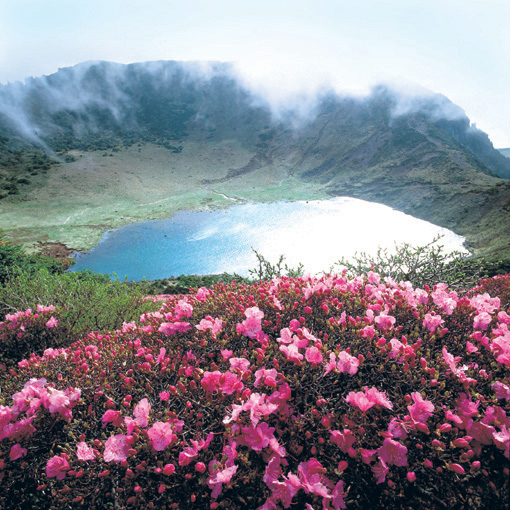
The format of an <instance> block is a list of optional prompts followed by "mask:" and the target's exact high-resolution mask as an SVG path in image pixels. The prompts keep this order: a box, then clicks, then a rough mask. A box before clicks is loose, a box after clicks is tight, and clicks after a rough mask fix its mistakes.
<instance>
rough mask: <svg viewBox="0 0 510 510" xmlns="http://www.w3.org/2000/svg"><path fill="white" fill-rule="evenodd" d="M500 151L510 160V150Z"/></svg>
mask: <svg viewBox="0 0 510 510" xmlns="http://www.w3.org/2000/svg"><path fill="white" fill-rule="evenodd" d="M498 151H499V152H500V153H501V154H503V156H505V157H506V158H510V148H508V149H498Z"/></svg>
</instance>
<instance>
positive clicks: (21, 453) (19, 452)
mask: <svg viewBox="0 0 510 510" xmlns="http://www.w3.org/2000/svg"><path fill="white" fill-rule="evenodd" d="M26 454H27V449H26V448H22V447H21V445H20V444H19V443H18V444H15V445H14V446H12V448H11V452H10V453H9V458H10V459H11V460H16V459H19V458H20V457H25V456H26Z"/></svg>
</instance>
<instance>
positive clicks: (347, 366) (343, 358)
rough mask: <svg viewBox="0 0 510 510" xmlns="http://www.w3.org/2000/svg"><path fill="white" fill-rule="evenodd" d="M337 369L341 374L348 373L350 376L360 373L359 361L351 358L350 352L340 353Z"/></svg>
mask: <svg viewBox="0 0 510 510" xmlns="http://www.w3.org/2000/svg"><path fill="white" fill-rule="evenodd" d="M336 367H337V368H338V370H339V371H340V372H347V373H348V374H350V375H354V374H355V373H356V372H357V371H358V367H359V360H358V358H355V357H354V356H351V355H350V354H349V353H348V352H345V351H340V353H339V354H338V363H337V366H336Z"/></svg>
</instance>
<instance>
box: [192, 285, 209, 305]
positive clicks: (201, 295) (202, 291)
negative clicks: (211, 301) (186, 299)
mask: <svg viewBox="0 0 510 510" xmlns="http://www.w3.org/2000/svg"><path fill="white" fill-rule="evenodd" d="M210 294H211V293H210V292H209V290H208V289H206V288H205V287H200V288H199V289H198V290H197V293H196V294H195V298H196V299H197V301H202V302H203V301H205V300H206V299H207V298H208V297H209V296H210Z"/></svg>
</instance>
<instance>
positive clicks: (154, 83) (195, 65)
mask: <svg viewBox="0 0 510 510" xmlns="http://www.w3.org/2000/svg"><path fill="white" fill-rule="evenodd" d="M220 82H223V83H227V84H228V86H229V87H230V88H231V90H232V91H235V92H234V96H235V98H228V99H229V100H230V99H232V100H235V101H238V102H239V104H241V103H242V104H243V105H245V106H249V107H250V108H253V109H254V110H258V111H259V112H260V111H262V112H265V113H267V114H268V115H269V116H270V119H271V122H273V123H274V124H277V123H282V122H283V123H284V124H286V125H288V127H290V128H292V129H294V130H299V129H301V128H303V126H306V125H307V124H308V123H311V122H313V121H314V120H315V119H316V117H317V115H318V112H319V111H320V107H321V105H322V104H323V102H324V100H325V99H326V98H329V99H331V98H334V99H335V100H336V101H346V100H349V101H355V102H357V103H363V102H368V101H371V100H373V99H374V98H377V97H381V96H383V95H384V96H385V99H386V101H387V102H388V108H389V111H390V115H391V118H393V119H395V118H399V117H402V116H406V115H410V114H413V113H422V114H424V115H425V116H427V117H428V118H429V119H430V120H431V121H432V122H438V121H441V120H444V121H459V120H460V121H462V126H463V129H464V130H466V131H467V130H469V131H470V132H471V133H473V132H474V133H476V132H478V130H476V128H475V127H474V126H471V123H470V122H469V119H468V118H467V116H466V114H465V112H464V110H463V109H462V108H461V107H460V106H457V105H455V104H453V103H452V102H451V101H450V100H448V99H447V98H446V97H445V96H442V95H440V94H436V93H434V92H431V91H429V90H426V89H424V88H422V87H420V86H418V85H412V84H411V85H410V84H406V83H400V84H397V83H394V82H393V83H382V84H378V85H373V86H367V87H366V88H365V89H358V90H355V91H353V90H343V89H342V87H341V86H340V85H339V83H338V81H335V79H333V77H332V76H328V75H327V74H321V73H318V74H317V75H316V76H315V77H314V78H313V79H309V78H308V79H304V75H303V74H302V73H301V74H300V73H295V74H293V75H289V73H288V72H287V73H285V70H283V72H281V73H276V72H275V73H272V74H271V75H270V77H269V79H268V74H267V73H264V72H259V73H253V72H251V73H250V72H248V71H247V70H246V68H243V67H241V66H239V65H236V64H231V63H222V62H200V61H198V62H175V61H157V62H144V63H136V64H128V65H126V64H116V63H111V62H103V61H91V62H84V63H81V64H78V65H75V66H73V67H67V68H63V69H59V70H58V72H56V73H54V74H51V75H49V76H42V77H38V78H27V79H26V80H25V81H24V82H23V83H21V82H16V83H10V84H7V85H3V86H0V132H4V133H6V132H7V133H9V132H10V133H16V134H17V135H18V136H20V137H21V138H23V139H25V140H27V141H29V142H31V143H35V144H38V145H40V146H42V147H43V148H45V149H47V150H48V149H49V150H51V147H52V139H55V138H56V137H64V136H66V135H69V133H66V130H67V131H68V132H69V131H71V134H72V136H74V137H77V138H80V137H81V136H84V135H85V134H86V133H91V132H92V133H97V134H98V135H101V132H102V130H104V129H105V128H107V129H109V130H114V131H115V130H120V129H126V128H130V129H132V130H136V129H140V128H141V127H142V126H140V123H141V122H142V121H143V122H146V121H147V120H148V119H146V118H144V119H142V117H143V116H140V115H138V116H137V115H134V114H133V111H134V110H135V109H136V108H137V107H139V105H138V104H136V100H137V98H138V99H139V100H140V98H141V100H142V101H148V99H147V94H152V95H153V96H155V95H157V94H159V93H160V92H162V91H164V92H165V94H166V96H162V97H166V98H169V100H171V97H170V96H171V94H172V93H174V94H175V98H174V101H181V102H183V103H184V104H185V103H186V102H189V104H191V102H192V101H193V98H192V97H191V95H192V93H193V91H197V90H199V91H200V94H201V97H202V100H200V101H196V100H195V104H194V105H193V107H194V108H195V109H196V111H195V113H194V116H193V118H192V120H195V121H203V122H205V123H207V120H206V119H207V118H208V116H210V112H209V111H208V110H210V109H211V108H212V106H211V105H210V104H208V97H209V94H210V92H209V91H208V90H209V89H210V90H212V88H211V87H212V84H216V85H217V84H218V83H220ZM208 88H209V89H208ZM188 96H189V97H188ZM212 99H213V100H218V101H220V100H222V98H221V97H218V98H212ZM223 99H224V98H223ZM216 106H218V105H216ZM209 127H210V128H211V129H213V128H214V126H209ZM480 133H481V132H480ZM489 143H490V142H489Z"/></svg>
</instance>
